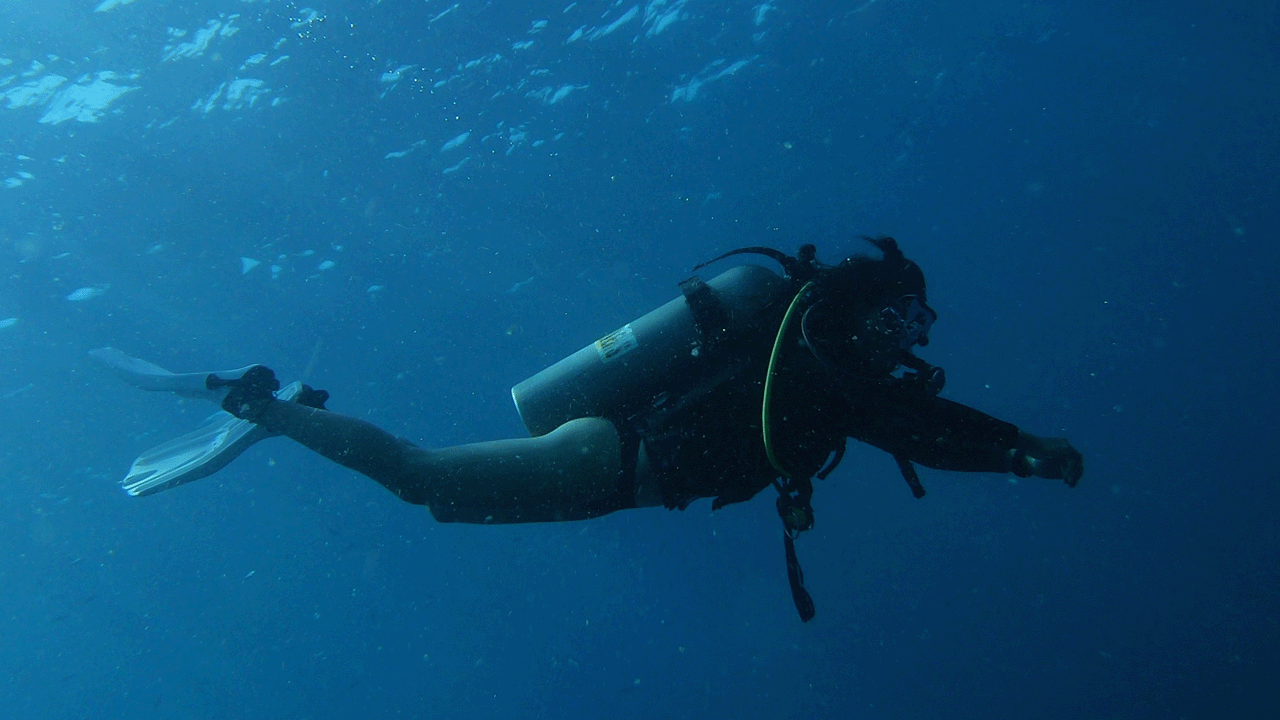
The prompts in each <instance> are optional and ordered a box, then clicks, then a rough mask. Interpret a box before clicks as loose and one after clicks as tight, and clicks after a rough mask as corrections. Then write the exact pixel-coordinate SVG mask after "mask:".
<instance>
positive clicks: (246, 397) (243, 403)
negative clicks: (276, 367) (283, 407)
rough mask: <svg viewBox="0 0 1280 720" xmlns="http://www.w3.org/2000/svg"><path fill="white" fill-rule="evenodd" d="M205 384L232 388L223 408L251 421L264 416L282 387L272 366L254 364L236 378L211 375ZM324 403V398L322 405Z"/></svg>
mask: <svg viewBox="0 0 1280 720" xmlns="http://www.w3.org/2000/svg"><path fill="white" fill-rule="evenodd" d="M204 384H205V387H207V388H209V389H210V390H217V389H218V388H223V387H229V388H231V390H230V391H228V392H227V396H226V397H225V398H223V399H222V409H223V410H226V411H227V412H229V413H231V414H232V415H235V416H236V417H238V418H240V419H241V420H248V421H249V422H254V421H255V420H256V419H257V418H259V417H261V416H262V412H263V410H265V409H266V408H267V406H268V405H270V404H271V403H273V402H275V401H276V396H275V392H276V391H277V390H279V389H280V381H279V380H277V379H276V374H275V373H274V372H272V370H271V368H269V367H264V366H262V365H254V366H253V367H251V368H249V369H248V370H247V371H245V374H244V375H241V376H240V377H239V378H236V379H234V380H223V379H222V378H220V377H218V376H217V375H210V376H209V377H207V378H205V380H204ZM323 404H324V402H323V400H322V401H321V405H323Z"/></svg>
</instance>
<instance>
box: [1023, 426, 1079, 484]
mask: <svg viewBox="0 0 1280 720" xmlns="http://www.w3.org/2000/svg"><path fill="white" fill-rule="evenodd" d="M1009 469H1010V471H1011V472H1013V474H1015V475H1017V476H1018V477H1032V476H1035V477H1042V478H1048V479H1050V480H1062V481H1064V482H1066V483H1067V485H1069V486H1071V487H1075V486H1076V485H1077V484H1079V482H1080V476H1082V475H1084V456H1083V455H1081V454H1080V451H1079V450H1076V449H1075V448H1073V447H1071V443H1069V442H1067V440H1066V438H1042V437H1038V436H1036V435H1032V434H1031V433H1026V432H1022V431H1021V430H1019V431H1018V445H1017V447H1015V448H1014V449H1013V463H1012V467H1010V468H1009Z"/></svg>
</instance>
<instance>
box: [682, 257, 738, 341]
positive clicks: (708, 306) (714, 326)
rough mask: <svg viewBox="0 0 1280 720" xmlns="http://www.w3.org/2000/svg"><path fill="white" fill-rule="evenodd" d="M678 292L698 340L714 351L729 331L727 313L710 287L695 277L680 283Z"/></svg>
mask: <svg viewBox="0 0 1280 720" xmlns="http://www.w3.org/2000/svg"><path fill="white" fill-rule="evenodd" d="M680 292H681V294H683V295H684V301H685V303H687V304H688V306H689V312H690V313H691V314H692V315H693V324H694V327H696V328H697V329H698V338H699V339H700V340H701V341H702V345H703V347H705V348H706V349H707V350H715V349H716V348H718V347H719V346H720V344H721V343H722V342H724V338H725V334H726V333H727V332H728V330H729V311H728V310H726V309H725V307H724V304H723V303H721V302H720V299H719V298H717V297H716V294H715V291H714V290H712V289H711V286H710V285H708V284H706V283H705V282H703V281H702V278H700V277H698V276H697V275H694V276H693V277H691V278H689V279H688V280H684V281H683V282H681V283H680Z"/></svg>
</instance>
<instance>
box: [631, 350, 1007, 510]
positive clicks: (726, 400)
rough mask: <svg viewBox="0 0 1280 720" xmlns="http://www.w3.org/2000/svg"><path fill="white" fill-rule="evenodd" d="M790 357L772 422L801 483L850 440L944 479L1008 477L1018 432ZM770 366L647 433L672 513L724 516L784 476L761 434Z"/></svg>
mask: <svg viewBox="0 0 1280 720" xmlns="http://www.w3.org/2000/svg"><path fill="white" fill-rule="evenodd" d="M790 353H791V357H790V362H788V363H786V364H785V365H784V367H783V368H782V369H781V370H780V371H779V372H778V375H777V378H776V379H775V389H774V396H773V410H772V414H771V417H772V423H773V426H774V428H773V429H774V444H775V453H776V457H777V459H778V460H779V462H780V463H781V464H782V465H783V467H785V468H786V469H788V470H789V471H790V472H791V473H792V474H793V475H794V476H802V477H809V476H812V475H814V474H815V473H817V472H818V471H819V470H820V469H821V468H822V467H823V466H824V465H825V464H826V463H827V461H828V459H829V457H830V456H831V454H832V453H833V452H838V451H839V450H840V449H841V448H842V447H843V446H844V443H845V441H846V438H853V439H855V440H859V441H861V442H865V443H868V444H870V445H873V446H875V447H877V448H880V449H882V450H884V451H886V452H889V453H891V454H893V455H895V456H898V457H901V458H904V459H906V460H910V461H912V462H915V463H918V464H920V465H923V466H925V467H930V468H935V469H939V470H956V471H964V472H1008V471H1009V469H1010V460H1011V453H1012V451H1013V449H1014V447H1015V446H1016V443H1017V440H1018V428H1017V426H1015V425H1012V424H1010V423H1007V422H1004V421H1002V420H998V419H996V418H993V417H991V416H989V415H987V414H985V413H982V412H980V411H978V410H975V409H973V408H970V407H968V406H965V405H961V404H959V403H956V402H952V401H950V400H945V399H943V398H939V397H937V396H936V395H934V394H932V393H930V392H928V391H927V390H925V389H923V388H922V387H921V386H920V385H919V384H917V383H911V382H905V381H897V380H888V381H882V382H872V381H866V380H858V379H851V378H844V379H838V378H834V377H832V376H831V374H829V373H828V372H826V371H825V370H824V369H823V368H822V367H821V366H820V365H818V363H817V362H816V361H814V359H813V358H812V356H810V355H809V354H808V353H807V351H806V350H804V348H801V347H793V348H792V349H791V351H790ZM766 364H767V363H766V362H764V360H763V359H762V360H761V361H760V362H754V363H752V364H751V365H750V366H748V368H746V369H745V370H744V372H742V373H740V374H739V376H738V377H735V378H734V379H732V380H730V381H728V382H725V383H723V384H721V385H720V386H718V387H716V388H714V389H712V390H710V391H708V392H706V393H705V395H703V396H702V397H699V398H698V399H697V400H696V401H694V402H691V403H688V404H687V405H686V406H685V407H683V408H682V409H681V410H680V411H678V412H675V413H673V414H672V415H670V416H669V417H667V418H664V419H663V421H662V422H661V423H660V425H659V426H658V427H655V428H653V429H651V430H649V431H648V432H646V433H645V435H646V437H645V440H644V442H645V445H646V448H647V450H648V454H649V457H650V459H651V460H652V461H653V463H654V465H655V469H656V470H658V471H659V477H660V482H661V488H662V499H663V503H664V504H665V505H666V506H667V507H670V508H677V507H678V508H684V507H686V506H687V505H688V504H689V503H690V502H692V501H693V500H696V499H698V498H703V497H712V498H716V500H715V503H714V507H717V508H718V507H721V506H724V505H727V504H729V503H734V502H742V501H744V500H748V499H750V498H752V497H753V496H755V494H756V493H758V492H760V491H761V490H763V489H765V488H767V487H769V486H770V484H771V483H772V481H773V480H774V479H775V478H777V477H779V473H778V471H777V470H776V469H775V468H774V467H773V465H772V463H771V462H770V461H769V458H768V456H767V454H766V452H765V447H764V441H763V436H762V433H761V422H762V419H761V418H762V414H761V404H762V401H763V396H764V376H765V372H766Z"/></svg>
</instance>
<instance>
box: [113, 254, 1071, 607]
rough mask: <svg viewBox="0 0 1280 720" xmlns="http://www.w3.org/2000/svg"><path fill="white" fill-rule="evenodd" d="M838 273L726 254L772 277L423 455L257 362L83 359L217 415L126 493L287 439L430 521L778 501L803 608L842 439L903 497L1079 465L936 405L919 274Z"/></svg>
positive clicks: (1007, 429)
mask: <svg viewBox="0 0 1280 720" xmlns="http://www.w3.org/2000/svg"><path fill="white" fill-rule="evenodd" d="M864 239H865V240H866V241H867V242H868V243H869V248H868V251H867V252H866V253H859V254H855V255H852V256H850V257H848V258H846V259H844V260H843V261H841V262H839V263H838V264H835V265H828V264H824V263H822V262H819V261H818V260H817V259H816V249H815V248H814V246H812V245H805V246H803V247H801V248H800V250H799V252H798V253H797V254H796V255H795V256H790V255H787V254H785V253H783V252H781V251H778V250H774V249H771V248H764V247H749V248H740V249H738V250H734V251H731V252H729V253H725V254H724V255H721V256H720V257H718V258H715V259H714V260H712V261H709V262H708V263H703V264H702V265H699V266H698V268H695V271H696V270H698V269H700V268H702V267H704V266H706V265H708V264H710V263H711V262H716V261H719V260H723V259H724V258H727V257H730V256H736V255H741V254H757V255H762V256H765V257H768V258H771V259H773V260H775V261H776V262H777V263H778V264H779V265H781V267H782V273H781V274H778V273H776V272H774V271H773V270H770V269H769V268H766V267H764V266H761V265H753V264H748V265H740V266H737V267H734V268H732V269H730V270H728V271H726V272H724V273H723V274H721V275H719V276H717V277H715V278H713V279H711V280H710V281H707V282H703V281H702V280H700V279H699V278H698V277H697V276H694V277H692V278H690V279H688V280H686V281H684V282H683V283H681V284H680V288H681V297H678V298H676V299H674V300H672V301H671V302H669V303H667V304H666V305H663V306H662V307H660V308H658V309H656V310H654V311H652V312H650V313H649V314H647V315H645V316H643V317H641V318H639V319H637V320H634V321H632V322H630V323H628V324H626V325H624V326H623V327H622V328H619V329H618V330H615V331H614V332H611V333H609V334H608V335H605V336H604V337H602V338H601V339H599V340H597V341H596V342H594V343H592V344H591V345H589V346H587V347H585V348H583V349H581V350H579V351H578V352H577V353H575V354H573V355H571V356H569V357H567V358H565V359H563V360H561V361H560V362H558V363H556V364H554V365H552V366H550V367H548V368H546V369H545V370H543V371H541V372H539V373H538V374H536V375H534V376H532V377H530V378H528V379H526V380H524V381H523V382H521V383H519V384H517V385H516V386H515V387H514V388H513V389H512V397H513V398H514V400H515V404H516V408H517V410H518V411H519V413H520V416H521V419H522V420H523V421H524V424H525V426H526V428H527V429H528V430H529V433H530V437H528V438H517V439H507V440H497V441H490V442H480V443H474V444H469V445H461V446H457V447H447V448H437V449H427V448H422V447H418V446H416V445H414V444H412V443H410V442H409V441H407V440H404V439H401V438H398V437H396V436H394V435H392V434H390V433H388V432H386V431H385V430H382V429H381V428H378V427H377V426H375V425H373V424H371V423H368V422H365V421H363V420H359V419H356V418H353V417H349V416H346V415H341V414H338V413H335V412H332V411H329V410H328V409H326V407H325V403H326V402H327V400H328V399H329V394H328V393H327V392H325V391H323V390H316V389H313V388H311V387H308V386H306V385H303V384H301V383H297V382H295V383H292V384H291V385H288V386H287V387H285V388H284V389H281V387H280V383H279V381H278V380H277V379H276V377H275V374H274V373H273V372H272V371H271V370H270V369H268V368H266V367H264V366H261V365H252V366H249V367H246V368H240V369H237V370H229V371H216V372H205V373H188V374H174V373H170V372H168V371H166V370H164V369H163V368H160V367H158V366H156V365H153V364H151V363H148V362H145V361H142V360H138V359H136V358H132V357H129V356H128V355H126V354H124V353H123V352H121V351H119V350H115V349H113V348H103V349H100V350H94V351H92V353H91V354H92V355H93V356H94V357H96V358H97V359H99V360H101V361H103V362H105V363H106V364H107V365H108V366H109V367H111V368H112V369H113V370H115V371H116V372H117V374H119V375H120V376H122V377H123V378H125V379H126V380H127V381H129V382H130V383H131V384H134V385H135V386H138V387H141V388H143V389H148V390H161V391H169V392H176V393H178V394H180V395H184V396H187V397H195V398H202V399H207V400H212V401H214V402H216V403H218V404H220V405H221V407H222V408H223V411H224V412H221V413H218V414H217V415H215V416H214V417H213V418H211V419H210V421H209V422H208V423H207V424H206V425H205V426H204V427H202V428H201V429H200V430H197V431H196V432H194V433H190V434H188V435H186V436H183V437H182V438H178V439H177V440H174V441H172V442H170V443H166V444H164V445H161V446H159V447H157V448H154V449H152V450H150V451H148V452H147V453H145V454H144V455H143V456H141V457H139V458H138V460H137V461H135V463H134V465H133V467H132V468H131V470H130V473H129V475H128V476H127V477H126V478H125V480H124V487H125V490H126V491H127V492H129V493H130V494H132V495H146V494H151V493H154V492H159V491H161V490H164V489H168V488H171V487H174V486H176V485H180V484H183V483H186V482H190V481H192V480H195V479H197V478H200V477H205V476H207V475H209V474H211V473H213V472H216V471H217V470H218V469H220V468H222V467H223V466H225V465H226V464H227V463H229V462H230V461H231V460H232V459H234V458H235V457H236V456H237V455H239V454H240V453H241V452H243V450H244V449H245V448H247V447H248V446H250V445H252V444H253V443H255V442H257V441H258V440H261V439H263V438H266V437H270V436H273V435H284V436H287V437H289V438H292V439H293V440H295V441H297V442H298V443H301V444H302V445H304V446H306V447H308V448H310V449H311V450H314V451H315V452H317V453H319V454H321V455H323V456H324V457H326V458H328V459H330V460H332V461H334V462H336V463H339V464H341V465H343V466H345V467H347V468H350V469H352V470H355V471H357V472H359V473H362V474H364V475H366V476H368V477H369V478H372V479H373V480H375V481H377V482H378V483H379V484H381V485H382V486H383V487H385V488H387V489H388V490H390V491H391V492H393V493H395V494H396V496H398V497H399V498H400V499H401V500H404V501H405V502H409V503H414V504H417V505H425V506H426V507H427V508H428V509H429V510H430V512H431V515H432V516H433V517H434V518H435V519H436V520H438V521H440V522H465V523H482V524H488V523H526V522H560V521H569V520H585V519H588V518H593V517H598V516H601V515H605V514H608V513H611V512H615V511H617V510H624V509H628V508H636V507H650V506H657V505H663V506H665V507H667V508H670V509H675V508H679V509H681V510H683V509H684V508H686V507H687V506H688V505H689V504H690V503H691V502H693V501H694V500H697V499H699V498H714V499H713V501H712V506H711V507H712V509H713V510H715V509H719V508H721V507H724V506H725V505H728V504H730V503H736V502H742V501H745V500H748V499H750V498H752V497H754V496H755V495H756V494H757V493H759V492H760V491H761V490H763V489H765V488H768V487H770V486H772V487H774V488H775V489H776V490H777V493H778V497H777V509H778V514H779V516H780V517H781V519H782V523H783V530H784V533H783V538H784V546H785V547H784V549H785V556H786V561H787V563H786V564H787V571H788V578H789V580H790V584H791V590H792V596H793V599H794V600H795V603H796V607H797V609H798V610H799V612H800V616H801V618H802V620H805V621H808V620H809V619H811V618H812V617H813V615H814V605H813V601H812V598H811V597H810V596H809V594H808V592H807V591H806V590H805V589H804V581H803V573H802V572H801V570H800V565H799V562H798V560H797V559H796V552H795V544H794V541H795V539H796V538H797V537H798V536H799V534H800V533H801V532H803V531H805V530H808V529H809V528H811V527H812V526H813V523H814V513H813V508H812V504H811V499H812V496H813V490H814V487H813V479H814V478H818V479H822V478H825V477H827V475H828V474H829V473H830V472H831V471H832V470H833V469H834V468H835V466H836V465H837V464H838V463H839V462H840V459H841V457H842V456H843V454H844V449H845V443H846V441H847V438H854V439H856V440H859V441H861V442H864V443H868V444H870V445H873V446H875V447H877V448H880V449H881V450H884V451H885V452H888V453H889V454H891V455H892V456H893V457H894V459H895V460H896V461H897V464H898V467H899V469H900V470H901V472H902V475H903V477H904V479H905V480H906V481H907V483H908V485H909V487H910V489H911V491H912V493H913V494H914V495H915V496H916V497H922V496H923V495H924V488H923V487H922V485H921V483H920V479H919V476H918V475H917V473H916V470H915V467H914V464H920V465H924V466H926V467H930V468H934V469H938V470H956V471H964V472H984V473H1013V474H1014V475H1017V476H1019V477H1031V476H1035V477H1041V478H1049V479H1060V480H1064V481H1065V482H1066V484H1067V485H1068V486H1071V487H1075V486H1076V484H1077V483H1078V482H1079V480H1080V477H1081V475H1082V474H1083V471H1084V465H1083V459H1082V456H1081V454H1080V453H1079V452H1078V451H1077V450H1076V449H1075V448H1073V447H1072V446H1071V445H1070V444H1069V443H1068V442H1067V441H1066V440H1064V439H1059V438H1044V437H1037V436H1035V435H1032V434H1030V433H1027V432H1024V431H1022V430H1020V429H1019V428H1018V427H1017V426H1015V425H1012V424H1010V423H1007V422H1004V421H1002V420H998V419H996V418H994V417H991V416H989V415H986V414H984V413H982V412H980V411H978V410H975V409H973V408H970V407H968V406H965V405H961V404H959V403H956V402H953V401H951V400H947V399H943V398H941V397H939V396H938V393H939V391H941V390H942V387H943V384H944V382H945V376H944V373H943V371H942V369H941V368H938V367H935V366H933V365H930V364H929V363H927V362H925V361H924V360H922V359H920V358H919V357H917V356H916V355H915V354H914V352H913V349H914V348H915V346H917V345H919V346H924V345H927V344H928V342H929V333H930V331H931V329H932V328H933V324H934V322H935V321H936V320H937V313H936V312H934V310H933V309H932V308H930V307H929V305H928V303H927V301H926V297H925V280H924V274H923V272H922V271H921V270H920V268H919V266H918V265H916V263H914V262H912V261H911V260H908V259H907V258H906V257H904V256H903V253H902V251H901V250H900V249H899V247H898V244H897V242H896V241H895V240H893V239H892V238H889V237H881V238H864Z"/></svg>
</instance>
